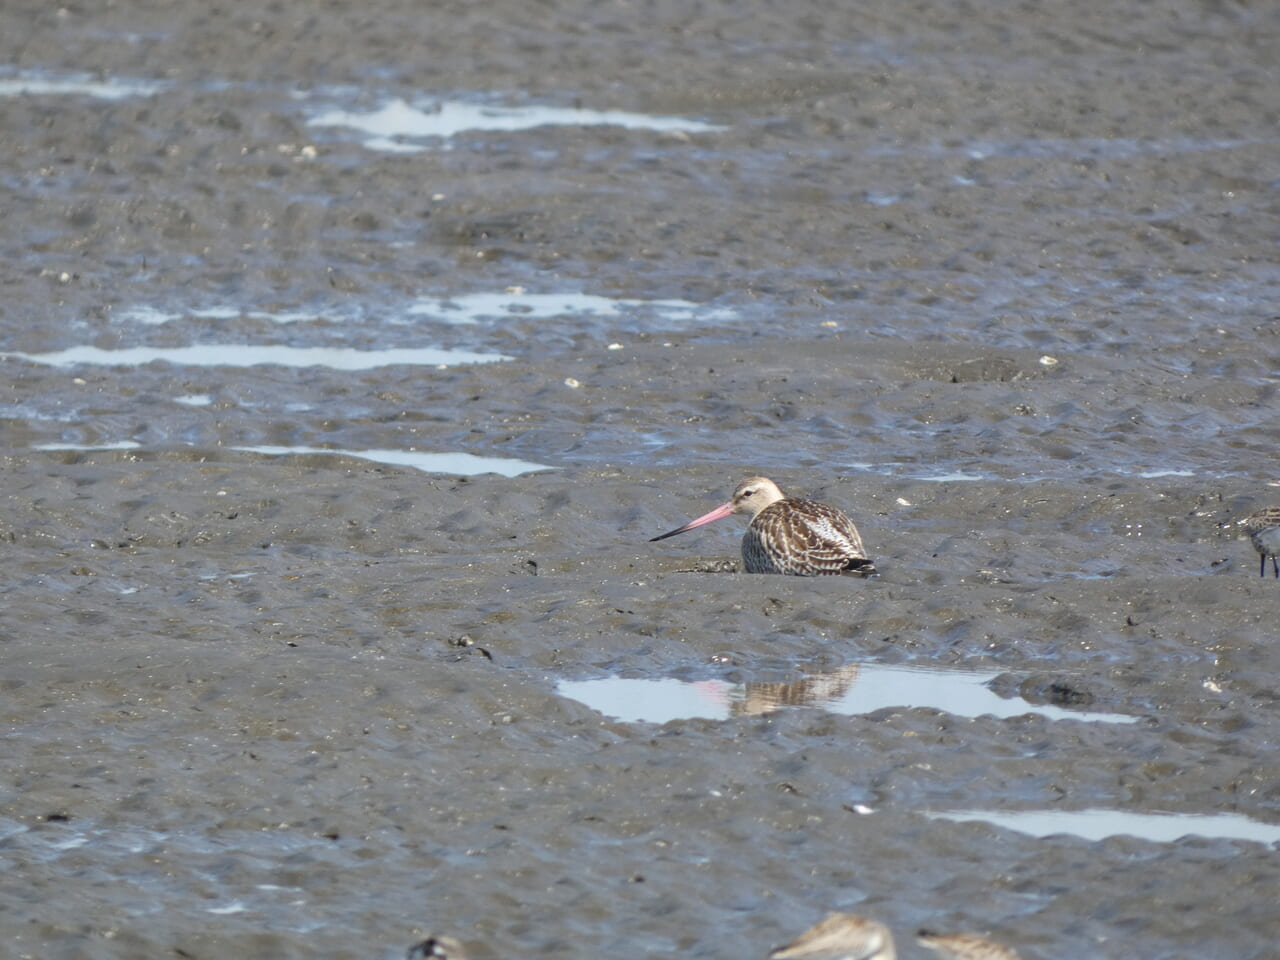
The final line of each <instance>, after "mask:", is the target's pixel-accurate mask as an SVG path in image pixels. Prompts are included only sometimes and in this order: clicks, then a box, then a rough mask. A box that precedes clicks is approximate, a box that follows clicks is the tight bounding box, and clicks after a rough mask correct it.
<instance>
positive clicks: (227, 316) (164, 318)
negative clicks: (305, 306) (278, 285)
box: [116, 306, 323, 327]
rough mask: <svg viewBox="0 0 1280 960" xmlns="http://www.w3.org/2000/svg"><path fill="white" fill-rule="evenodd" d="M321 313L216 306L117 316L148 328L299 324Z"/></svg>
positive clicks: (129, 312) (143, 309)
mask: <svg viewBox="0 0 1280 960" xmlns="http://www.w3.org/2000/svg"><path fill="white" fill-rule="evenodd" d="M321 316H323V315H322V314H319V313H307V312H304V311H301V310H290V311H283V312H279V313H277V312H273V311H270V310H241V309H240V308H239V307H232V306H215V307H202V308H199V309H193V310H176V311H175V310H170V311H165V310H160V309H158V308H156V307H146V306H143V307H129V308H127V309H125V310H121V311H119V312H118V313H117V314H116V318H117V319H118V320H122V321H127V322H130V323H140V324H143V325H144V326H148V327H158V326H161V325H163V324H166V323H172V322H173V321H175V320H182V319H184V318H187V317H193V318H195V319H197V320H238V319H239V318H240V317H247V318H248V319H250V320H269V321H271V322H272V323H299V322H302V321H305V320H319V319H320V318H321Z"/></svg>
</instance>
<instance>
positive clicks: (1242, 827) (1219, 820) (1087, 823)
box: [927, 809, 1280, 843]
mask: <svg viewBox="0 0 1280 960" xmlns="http://www.w3.org/2000/svg"><path fill="white" fill-rule="evenodd" d="M927 816H929V817H931V818H932V819H935V820H955V821H959V822H968V821H974V820H979V821H983V822H986V823H993V824H995V825H996V826H998V827H1006V828H1007V829H1009V830H1016V831H1017V832H1018V833H1026V834H1030V835H1031V836H1033V837H1051V836H1053V835H1055V834H1059V833H1069V834H1072V835H1074V836H1077V837H1083V838H1084V839H1086V840H1105V839H1106V838H1107V837H1117V836H1130V837H1138V838H1140V839H1142V840H1152V841H1155V842H1156V843H1172V842H1173V841H1175V840H1178V839H1180V838H1182V837H1185V836H1188V835H1195V836H1199V837H1221V838H1223V839H1227V840H1253V841H1256V842H1258V843H1280V824H1274V823H1262V822H1260V821H1258V820H1251V819H1250V818H1248V817H1246V816H1242V815H1241V814H1238V813H1212V814H1206V813H1134V812H1131V811H1127V810H1101V809H1094V810H1015V811H994V810H941V811H937V812H930V813H928V814H927Z"/></svg>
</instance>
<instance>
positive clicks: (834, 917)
mask: <svg viewBox="0 0 1280 960" xmlns="http://www.w3.org/2000/svg"><path fill="white" fill-rule="evenodd" d="M897 956H898V954H897V951H896V950H895V949H894V946H893V934H891V933H890V932H889V928H888V927H886V926H885V925H884V924H883V923H878V922H876V921H875V920H868V919H867V918H866V917H859V916H856V915H854V914H852V913H831V914H828V915H827V917H826V919H824V920H821V921H820V922H818V923H816V924H814V925H813V926H812V927H810V928H809V929H808V930H806V931H805V932H804V933H802V934H800V936H798V937H796V939H794V940H792V941H791V942H790V943H788V944H787V945H786V946H785V947H779V948H778V949H777V950H774V951H773V952H772V953H771V954H769V960H897Z"/></svg>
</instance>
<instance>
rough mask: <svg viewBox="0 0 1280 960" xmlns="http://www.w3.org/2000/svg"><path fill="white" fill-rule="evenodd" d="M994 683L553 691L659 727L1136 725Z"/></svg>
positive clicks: (851, 676)
mask: <svg viewBox="0 0 1280 960" xmlns="http://www.w3.org/2000/svg"><path fill="white" fill-rule="evenodd" d="M999 675H1000V674H998V673H991V672H978V671H969V670H939V669H936V668H932V667H915V666H886V665H883V664H877V663H854V664H847V665H846V666H844V667H841V668H839V669H838V670H833V671H831V672H829V673H822V674H814V675H811V676H806V677H803V678H801V679H800V680H796V681H793V682H790V683H759V682H748V683H729V682H728V681H725V680H700V681H685V680H674V679H662V680H643V679H639V680H637V679H628V678H624V677H605V678H603V679H599V680H563V681H561V682H560V683H558V684H557V685H556V693H558V694H560V695H561V696H563V697H568V698H570V699H572V700H577V701H578V702H579V703H584V704H586V705H587V706H589V707H591V708H592V709H594V710H598V711H600V712H601V713H603V714H605V715H606V716H609V717H614V718H616V719H619V720H625V721H628V722H633V723H666V722H668V721H670V720H680V719H688V718H704V719H711V720H724V719H728V718H729V717H735V716H742V715H752V714H763V713H771V712H773V711H775V710H780V709H783V708H786V707H802V706H803V707H817V708H819V709H822V710H826V711H828V712H831V713H842V714H847V715H850V716H853V715H861V714H868V713H874V712H875V711H877V710H883V709H886V708H891V707H898V708H911V707H925V708H931V709H934V710H943V711H945V712H947V713H950V714H953V715H955V716H958V717H981V716H994V717H1016V716H1022V715H1024V714H1028V713H1034V714H1039V715H1041V716H1044V717H1049V718H1051V719H1054V720H1094V721H1103V722H1107V723H1135V722H1137V721H1138V720H1139V719H1140V718H1138V717H1132V716H1127V715H1125V714H1118V713H1097V712H1092V711H1084V710H1066V709H1063V708H1062V707H1056V706H1053V705H1050V704H1037V703H1030V702H1029V701H1026V700H1023V699H1021V698H1014V699H1005V698H1004V697H1001V696H999V695H997V694H996V693H994V692H993V691H992V690H991V689H990V688H989V687H988V686H987V684H988V683H990V682H991V681H992V680H994V679H995V678H996V677H998V676H999Z"/></svg>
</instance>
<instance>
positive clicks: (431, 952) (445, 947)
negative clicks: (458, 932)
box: [405, 936, 467, 960]
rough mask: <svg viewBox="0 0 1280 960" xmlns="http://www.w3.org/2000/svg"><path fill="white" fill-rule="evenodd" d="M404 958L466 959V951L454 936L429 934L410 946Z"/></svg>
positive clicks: (420, 959)
mask: <svg viewBox="0 0 1280 960" xmlns="http://www.w3.org/2000/svg"><path fill="white" fill-rule="evenodd" d="M405 960H467V951H466V950H465V949H463V946H462V941H460V940H458V939H457V938H456V937H437V936H430V937H427V938H426V939H425V940H423V941H421V942H420V943H415V944H414V945H413V946H412V947H410V948H409V952H408V953H407V954H405Z"/></svg>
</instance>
